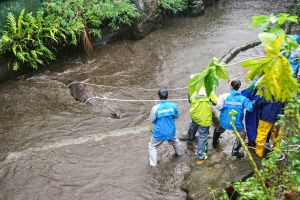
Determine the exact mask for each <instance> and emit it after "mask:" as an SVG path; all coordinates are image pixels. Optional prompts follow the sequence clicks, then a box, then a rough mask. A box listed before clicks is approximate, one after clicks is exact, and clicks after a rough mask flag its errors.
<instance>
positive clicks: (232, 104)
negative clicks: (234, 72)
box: [215, 79, 253, 158]
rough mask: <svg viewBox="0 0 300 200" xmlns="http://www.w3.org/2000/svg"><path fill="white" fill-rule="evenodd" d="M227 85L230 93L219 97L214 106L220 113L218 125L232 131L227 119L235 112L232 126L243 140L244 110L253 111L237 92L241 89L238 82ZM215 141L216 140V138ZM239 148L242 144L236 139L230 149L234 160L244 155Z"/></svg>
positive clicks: (247, 101)
mask: <svg viewBox="0 0 300 200" xmlns="http://www.w3.org/2000/svg"><path fill="white" fill-rule="evenodd" d="M228 83H229V87H230V92H229V93H225V94H222V95H220V97H219V101H218V103H217V106H216V107H217V109H218V110H220V112H221V114H220V123H221V126H222V127H223V128H225V129H227V130H232V125H231V118H230V117H229V113H230V112H231V110H235V111H237V112H238V114H237V115H236V116H235V117H236V120H235V122H234V125H235V127H236V129H237V130H238V132H239V134H240V135H241V137H242V138H243V139H244V140H245V138H246V133H245V127H244V123H243V119H244V109H246V110H248V111H250V112H251V111H252V110H253V105H252V103H251V101H250V100H249V99H248V98H247V97H244V96H243V95H241V94H240V93H239V92H238V90H239V89H240V87H241V81H240V80H238V79H234V80H230V81H229V82H228ZM215 139H216V140H218V138H215ZM241 147H242V144H241V143H240V142H239V140H238V139H237V138H236V139H235V142H234V144H233V147H232V152H231V155H232V156H234V157H236V158H242V157H244V153H242V152H239V150H240V148H241Z"/></svg>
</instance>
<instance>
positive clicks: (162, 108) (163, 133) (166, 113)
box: [149, 88, 183, 167]
mask: <svg viewBox="0 0 300 200" xmlns="http://www.w3.org/2000/svg"><path fill="white" fill-rule="evenodd" d="M168 94H169V93H168V90H167V89H166V88H160V89H159V90H158V96H159V98H160V100H161V101H160V103H159V104H157V105H155V106H154V107H153V108H152V110H151V113H150V120H151V122H152V123H153V129H152V136H151V140H150V143H149V161H150V166H152V167H155V166H157V163H158V147H159V146H160V145H161V144H162V143H163V142H164V141H168V143H169V144H170V145H172V146H173V148H174V150H175V155H178V156H180V155H182V153H183V152H182V149H181V146H180V141H179V140H178V139H177V137H176V124H175V119H176V118H178V117H179V111H178V108H177V106H176V104H175V103H171V102H168V101H167V99H168Z"/></svg>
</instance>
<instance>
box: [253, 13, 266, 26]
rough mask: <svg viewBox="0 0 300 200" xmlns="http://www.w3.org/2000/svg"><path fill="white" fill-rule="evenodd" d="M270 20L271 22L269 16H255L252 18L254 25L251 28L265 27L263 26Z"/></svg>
mask: <svg viewBox="0 0 300 200" xmlns="http://www.w3.org/2000/svg"><path fill="white" fill-rule="evenodd" d="M268 20H269V16H267V15H258V16H254V17H252V24H251V25H250V28H254V27H256V26H259V25H263V24H265V23H267V22H268Z"/></svg>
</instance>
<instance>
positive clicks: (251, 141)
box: [241, 80, 261, 147]
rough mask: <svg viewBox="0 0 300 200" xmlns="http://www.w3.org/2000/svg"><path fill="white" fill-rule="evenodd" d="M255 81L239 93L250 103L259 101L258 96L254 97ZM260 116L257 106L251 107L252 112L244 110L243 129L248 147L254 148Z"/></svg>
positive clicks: (255, 90)
mask: <svg viewBox="0 0 300 200" xmlns="http://www.w3.org/2000/svg"><path fill="white" fill-rule="evenodd" d="M256 84H257V80H254V81H253V82H252V83H251V84H250V85H249V87H247V88H246V89H245V90H243V91H242V92H241V94H242V95H243V96H245V97H247V98H248V99H249V100H250V101H252V102H256V101H257V100H258V99H259V96H257V95H256V92H257V88H256ZM260 114H261V109H260V108H259V107H257V106H255V104H254V107H253V111H252V112H249V111H247V110H246V114H245V128H246V133H247V137H248V145H249V146H252V147H254V146H255V140H256V136H257V127H258V121H259V117H260Z"/></svg>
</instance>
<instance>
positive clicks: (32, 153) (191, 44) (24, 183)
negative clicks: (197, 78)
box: [0, 0, 289, 199]
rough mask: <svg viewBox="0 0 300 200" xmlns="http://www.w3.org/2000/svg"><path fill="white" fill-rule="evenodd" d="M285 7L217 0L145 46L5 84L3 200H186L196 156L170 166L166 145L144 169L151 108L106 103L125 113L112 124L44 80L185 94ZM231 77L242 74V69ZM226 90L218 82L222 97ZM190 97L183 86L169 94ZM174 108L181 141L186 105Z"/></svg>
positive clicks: (116, 48) (122, 93) (146, 93)
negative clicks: (212, 63) (254, 23)
mask: <svg viewBox="0 0 300 200" xmlns="http://www.w3.org/2000/svg"><path fill="white" fill-rule="evenodd" d="M288 2H289V1H278V0H276V1H271V0H239V1H234V0H220V1H219V3H218V4H217V5H216V6H214V7H211V8H208V9H207V10H206V14H205V15H204V16H202V17H199V18H174V19H169V20H167V21H164V28H162V29H159V30H157V31H155V32H153V33H151V34H150V35H148V36H147V37H146V38H144V39H143V40H140V41H118V42H114V43H111V44H108V45H106V46H104V47H99V48H96V49H95V55H94V56H93V57H92V58H89V59H88V61H87V62H83V61H82V60H83V59H82V58H81V55H78V56H72V57H69V58H68V59H65V60H61V61H59V62H58V63H57V64H55V65H53V66H50V68H49V71H48V72H47V73H41V74H36V75H33V76H32V77H26V78H21V79H19V80H12V81H8V82H6V83H3V84H1V85H0V91H1V92H0V102H1V104H0V109H1V116H0V160H2V161H1V162H0V199H185V193H184V192H182V191H181V190H180V188H179V187H180V184H181V181H182V179H183V176H184V174H185V173H186V172H187V171H188V170H189V164H190V162H191V160H192V159H193V153H192V152H189V151H187V153H186V154H185V155H184V156H182V157H181V158H175V157H174V156H173V154H174V153H173V150H172V148H170V147H169V146H168V145H167V144H166V145H163V146H162V147H161V149H160V156H161V159H160V160H161V162H160V164H159V166H158V167H157V168H150V167H149V166H148V142H149V138H150V123H149V122H148V121H147V118H148V115H149V112H150V109H151V107H152V106H153V105H155V102H115V101H105V104H108V105H110V106H111V107H113V108H114V109H116V110H117V111H118V112H119V113H120V114H121V119H111V118H109V117H107V116H105V115H103V114H102V113H101V109H99V108H97V107H89V106H86V105H84V104H83V103H79V102H76V101H75V100H74V99H73V97H71V96H70V93H69V90H68V88H67V87H66V85H64V84H62V83H60V82H58V81H53V80H50V79H49V77H50V76H51V77H59V78H61V79H72V80H76V81H85V82H88V83H92V84H97V85H98V86H90V87H91V88H92V89H93V90H94V91H95V93H96V94H97V95H98V96H104V97H107V98H116V99H131V100H132V99H156V91H155V90H146V89H143V88H149V89H153V88H159V87H160V86H167V87H169V88H182V87H186V86H187V81H188V79H189V76H190V74H191V73H196V72H197V71H198V70H199V69H200V68H201V67H205V66H206V65H207V64H208V62H209V60H210V59H211V58H212V57H213V56H215V57H221V56H222V55H223V54H224V53H225V52H227V51H228V50H229V49H231V48H233V47H236V46H239V45H241V44H245V43H247V42H250V41H254V40H256V39H257V31H256V30H251V29H249V28H248V26H249V24H250V22H251V17H252V16H253V15H257V14H269V13H271V12H274V11H283V10H285V9H286V6H287V5H288V4H289V3H288ZM259 53H260V51H259V50H252V51H249V52H247V53H244V54H243V56H246V57H247V56H249V55H257V54H259ZM243 56H241V58H242V57H243ZM230 71H231V74H232V76H236V75H237V76H240V75H239V73H240V72H241V69H240V68H239V67H236V68H232V69H231V70H230ZM99 85H109V86H112V87H104V86H99ZM224 90H225V86H224V84H223V86H221V87H220V89H218V92H223V91H224ZM186 96H187V91H186V89H184V88H183V89H179V90H176V91H171V94H170V98H186ZM177 105H178V106H179V109H180V111H181V114H182V115H181V118H180V119H179V120H178V122H177V128H178V134H179V135H183V134H185V133H186V131H187V129H188V125H189V120H190V119H189V116H188V108H189V105H188V102H186V101H182V102H177ZM183 146H184V145H183ZM184 148H185V147H184ZM215 181H216V182H217V181H218V180H215ZM200 190H201V189H200ZM203 193H207V190H206V189H203Z"/></svg>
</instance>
